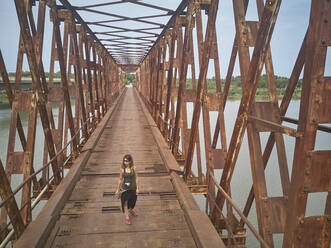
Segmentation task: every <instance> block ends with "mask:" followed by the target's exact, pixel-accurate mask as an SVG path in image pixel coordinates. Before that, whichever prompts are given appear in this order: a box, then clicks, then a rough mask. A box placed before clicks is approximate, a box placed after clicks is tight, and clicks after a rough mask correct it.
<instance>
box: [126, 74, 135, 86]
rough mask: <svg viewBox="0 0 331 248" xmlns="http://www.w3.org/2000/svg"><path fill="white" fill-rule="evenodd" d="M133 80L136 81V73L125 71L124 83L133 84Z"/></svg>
mask: <svg viewBox="0 0 331 248" xmlns="http://www.w3.org/2000/svg"><path fill="white" fill-rule="evenodd" d="M135 82H136V74H131V73H127V72H126V73H125V74H124V84H125V85H129V84H132V85H135Z"/></svg>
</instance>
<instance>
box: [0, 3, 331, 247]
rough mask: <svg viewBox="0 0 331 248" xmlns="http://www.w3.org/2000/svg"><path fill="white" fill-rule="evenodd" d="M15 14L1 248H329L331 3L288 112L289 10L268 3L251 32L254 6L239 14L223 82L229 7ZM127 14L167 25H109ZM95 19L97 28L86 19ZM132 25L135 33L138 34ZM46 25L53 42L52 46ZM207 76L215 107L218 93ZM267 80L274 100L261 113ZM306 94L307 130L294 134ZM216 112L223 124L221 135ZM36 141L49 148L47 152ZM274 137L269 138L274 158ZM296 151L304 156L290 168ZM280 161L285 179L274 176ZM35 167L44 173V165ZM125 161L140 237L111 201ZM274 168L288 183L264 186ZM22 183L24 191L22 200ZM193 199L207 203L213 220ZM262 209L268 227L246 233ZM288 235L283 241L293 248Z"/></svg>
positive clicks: (314, 22)
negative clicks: (235, 88) (134, 179)
mask: <svg viewBox="0 0 331 248" xmlns="http://www.w3.org/2000/svg"><path fill="white" fill-rule="evenodd" d="M14 2H15V8H16V12H17V13H13V15H17V18H18V22H19V26H20V30H19V31H20V32H19V46H18V50H17V64H16V74H15V79H14V80H12V82H11V81H10V78H9V76H8V72H7V67H6V61H4V58H3V56H2V53H1V50H0V72H1V77H2V81H3V83H4V85H5V91H6V94H7V96H8V100H9V103H10V107H11V117H10V118H11V121H10V128H9V130H8V132H9V138H8V147H7V153H6V154H0V155H1V159H2V160H1V159H0V196H1V199H2V201H1V203H0V204H1V217H0V241H1V245H0V246H1V247H6V246H8V245H10V244H11V245H12V246H13V247H160V248H161V247H245V246H246V245H247V243H246V241H247V238H246V237H247V233H248V232H250V233H252V237H253V238H254V239H255V240H256V244H260V246H261V247H279V246H282V247H284V248H287V247H325V248H328V247H330V238H331V194H330V192H331V183H330V178H331V138H330V139H329V140H330V142H329V148H328V149H324V150H319V149H317V148H316V143H317V142H318V138H319V137H321V136H319V135H317V133H318V132H319V133H322V135H323V136H328V135H329V136H330V137H331V135H330V133H331V127H330V123H331V114H330V113H331V77H327V76H325V73H324V72H325V65H326V55H327V51H328V47H329V46H331V1H329V0H311V5H310V6H307V8H309V7H310V17H309V25H308V28H307V32H306V35H305V37H304V39H303V40H302V45H301V48H300V51H299V53H298V55H297V59H296V61H295V64H294V65H293V70H292V73H291V76H290V78H289V81H288V83H287V86H286V90H285V93H284V97H283V98H282V100H281V101H279V100H278V96H277V90H276V81H275V74H274V69H273V59H272V53H271V50H272V47H271V46H270V41H271V39H272V36H273V31H274V27H275V25H277V16H278V13H279V10H280V7H281V2H282V1H281V0H266V1H263V0H256V8H257V12H256V13H257V17H256V20H255V21H250V20H247V19H246V11H247V6H248V4H249V3H248V2H249V0H233V12H234V18H235V30H236V35H235V38H234V41H233V48H232V52H231V57H230V61H229V63H228V67H227V74H226V78H225V80H221V77H220V61H219V53H218V47H219V46H218V43H217V35H216V30H217V28H218V27H217V25H216V24H217V22H216V17H217V12H218V5H219V2H222V1H219V0H183V1H178V4H179V5H178V7H177V9H170V8H168V7H167V3H166V1H165V3H164V6H163V7H162V6H159V5H157V4H153V3H151V2H149V3H148V2H147V1H143V0H113V1H107V0H104V1H102V2H99V1H95V4H91V5H82V4H80V5H79V4H78V5H75V2H76V3H77V1H75V0H73V1H68V0H58V1H56V0H39V1H36V0H14ZM1 4H5V3H1ZM220 4H221V3H220ZM303 4H306V5H308V4H307V3H303ZM122 5H123V8H128V10H129V7H130V6H131V7H132V6H133V5H134V6H136V7H139V8H140V9H144V8H145V9H152V10H153V11H154V13H155V14H154V15H148V16H140V17H128V16H123V15H120V14H118V13H116V11H115V12H111V11H105V9H107V7H115V6H117V7H118V6H122ZM47 11H49V16H50V20H46V19H47V18H45V16H46V13H47ZM128 12H129V11H128ZM84 13H88V14H89V16H93V18H92V19H93V20H92V21H91V20H87V19H83V18H82V16H83V14H84ZM141 13H144V11H143V10H142V11H141ZM107 18H108V19H107ZM158 18H163V19H162V20H165V19H166V20H167V21H166V22H162V23H161V22H157V21H155V20H156V19H158ZM307 18H308V17H307ZM0 19H1V16H0ZM2 21H5V20H2ZM127 21H130V22H134V23H136V24H137V27H136V28H129V27H127V24H126V22H127ZM138 24H139V25H138ZM47 25H49V26H51V27H52V37H45V36H46V35H45V33H46V32H45V27H46V26H47ZM4 33H5V32H3V35H5V34H4ZM47 42H49V43H50V46H49V47H50V51H47V50H46V49H45V47H46V46H45V43H47ZM0 49H1V48H0ZM250 49H251V50H250ZM251 51H253V52H251ZM15 52H16V51H15ZM45 53H48V55H49V56H50V68H47V69H46V68H45V66H44V65H45V63H44V62H43V58H44V57H43V54H45ZM237 55H238V59H237ZM24 58H26V59H27V60H26V61H27V63H28V66H29V69H30V72H31V80H32V86H31V89H28V90H25V89H23V87H22V70H23V69H22V68H23V64H24V63H26V62H24V61H25V60H24ZM236 60H238V61H239V67H240V76H241V85H242V96H241V101H240V105H239V109H238V112H237V117H236V120H235V124H234V127H233V132H232V135H231V138H230V139H229V140H230V143H229V144H227V138H226V130H225V129H226V125H225V118H224V110H225V108H226V103H227V99H228V95H229V89H230V84H231V78H232V76H233V70H234V66H235V62H236ZM210 61H212V65H213V67H214V68H213V71H214V73H215V81H214V84H215V87H214V88H216V90H215V91H216V92H214V91H210V90H209V89H208V87H207V79H206V76H207V72H208V69H210V68H209V67H211V65H209V64H210V63H209V62H210ZM195 63H198V65H196V64H195ZM56 68H59V69H60V75H61V81H60V84H59V85H56V84H55V83H54V73H55V70H56ZM196 68H199V69H198V70H196ZM263 68H265V73H266V78H267V83H268V99H267V100H265V101H257V100H256V92H257V88H258V83H259V80H260V77H261V73H262V69H263ZM46 71H48V74H47V73H46ZM125 73H135V87H126V86H125V84H124V76H125V75H126V74H125ZM188 74H190V75H188ZM46 75H47V76H46ZM300 75H302V87H299V88H297V84H298V82H299V77H300ZM298 89H299V90H300V95H301V98H300V109H299V115H298V118H297V119H294V118H289V117H287V116H286V113H287V110H288V107H289V104H290V102H291V100H292V99H293V95H294V92H295V90H298ZM189 105H191V106H193V114H192V115H188V106H189ZM57 109H58V110H57ZM55 110H56V111H58V116H56V115H55ZM211 112H214V113H217V119H216V122H215V123H213V122H212V121H211V120H210V114H211ZM24 114H25V115H28V122H27V124H26V125H25V124H24V123H23V121H22V115H24ZM188 116H191V117H192V118H189V117H188ZM200 120H201V123H202V124H203V125H201V129H202V131H201V132H199V121H200ZM38 123H39V124H38ZM288 123H291V125H286V124H288ZM38 125H40V128H41V130H42V132H43V138H44V139H43V141H44V147H36V130H37V126H38ZM262 132H264V133H267V134H268V135H269V136H268V139H267V141H266V144H265V145H262V144H263V142H262V138H261V133H262ZM245 134H246V135H247V140H248V148H249V156H250V161H247V166H250V167H251V177H252V186H251V188H250V189H249V188H242V191H245V190H246V191H248V192H249V194H248V197H247V200H246V204H245V206H244V207H243V208H242V209H240V208H239V207H238V206H237V204H236V203H235V202H234V201H233V198H232V197H233V195H234V194H236V192H234V191H232V192H231V185H232V184H231V182H232V176H233V174H234V170H235V168H236V165H237V164H238V163H237V161H238V155H239V153H240V148H241V146H242V143H243V137H244V135H245ZM285 136H289V137H291V138H292V139H293V143H294V147H295V148H294V154H293V161H290V162H289V159H288V149H287V146H286V143H285V142H284V140H285ZM202 142H203V144H202ZM19 145H20V146H19ZM18 147H21V149H19V148H18ZM273 150H275V154H276V157H277V162H276V163H275V162H272V163H270V160H269V159H270V156H271V153H272V151H273ZM42 151H43V152H42ZM36 153H40V156H42V158H43V162H42V164H37V163H36V162H35V161H34V158H35V155H36ZM126 153H131V154H132V155H133V158H134V162H135V165H136V167H137V170H138V173H139V178H140V180H139V184H140V189H141V192H140V193H139V200H138V202H137V206H136V209H137V212H138V216H137V217H136V218H133V219H132V225H130V226H129V225H125V223H124V217H123V214H122V212H121V209H120V203H119V200H118V199H116V198H115V195H114V192H115V189H116V186H117V182H118V177H119V168H120V164H121V159H122V157H123V155H124V154H126ZM267 166H269V167H271V166H273V167H277V168H278V169H277V171H278V173H279V175H278V176H277V177H274V178H272V179H270V178H268V177H266V174H265V169H266V168H267ZM216 174H217V175H221V176H220V178H217V176H216ZM14 175H22V177H21V181H20V182H19V183H18V184H19V186H17V187H11V185H12V178H13V177H14ZM268 180H273V182H275V181H277V180H278V181H277V183H279V184H280V185H281V194H280V195H279V196H277V197H275V196H270V195H269V194H268V191H267V184H268V183H269V182H268ZM273 182H272V183H273ZM239 188H240V186H239ZM314 193H323V194H325V195H326V201H321V202H320V203H319V204H320V205H321V206H322V208H323V209H324V212H323V213H321V214H320V215H318V216H309V215H306V212H307V201H308V198H309V196H310V195H311V194H314ZM194 194H199V195H200V196H201V197H202V198H203V201H204V202H203V204H204V205H205V209H204V210H201V209H200V208H199V206H198V204H197V202H196V200H195V198H194ZM38 203H44V206H43V207H40V204H39V205H38ZM253 203H255V209H254V208H252V205H253ZM35 207H37V208H38V207H39V208H40V210H39V213H38V214H37V215H36V214H32V212H33V209H35ZM251 209H252V211H253V209H254V211H256V213H254V214H256V219H257V220H256V223H257V225H256V226H257V227H255V226H254V225H253V224H251V223H250V222H249V221H248V219H247V217H248V214H249V213H250V212H252V211H251ZM35 215H36V216H35ZM275 235H281V237H282V238H281V242H280V244H279V243H277V244H276V243H275V242H274V237H275Z"/></svg>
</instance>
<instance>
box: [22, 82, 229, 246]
mask: <svg viewBox="0 0 331 248" xmlns="http://www.w3.org/2000/svg"><path fill="white" fill-rule="evenodd" d="M118 104H119V105H118V106H117V108H116V109H115V110H114V113H113V115H112V117H111V118H110V120H109V121H108V122H107V123H105V126H104V129H103V131H100V132H101V136H100V138H99V140H98V141H97V143H96V145H95V146H94V147H93V148H92V146H91V148H89V150H90V156H89V158H88V160H87V162H86V165H85V167H83V169H81V171H80V172H77V174H79V179H77V183H76V184H75V185H74V188H73V190H72V193H71V195H70V196H69V195H68V197H67V199H65V202H64V203H63V204H62V209H60V210H58V212H59V214H58V217H57V220H56V222H55V223H54V224H53V225H52V227H51V228H50V231H49V234H48V235H47V233H46V234H44V236H45V235H46V236H47V238H46V239H47V240H45V241H43V242H41V241H40V240H39V241H33V242H38V245H36V246H40V245H41V244H42V245H41V247H56V248H59V247H61V248H66V247H116V248H117V247H118V248H122V247H123V248H124V247H153V248H154V247H155V248H157V247H160V248H161V247H162V248H165V247H207V246H208V247H223V245H222V242H221V239H220V238H219V237H215V233H216V231H215V232H214V233H213V232H210V231H209V232H208V230H207V232H206V229H208V228H209V229H210V227H209V226H211V223H207V222H208V221H209V220H208V218H207V221H206V220H205V218H201V217H200V216H201V214H204V213H202V212H201V211H200V210H197V209H195V210H196V211H191V212H192V213H187V212H190V211H186V212H185V211H184V209H185V207H183V208H182V205H185V204H186V205H187V204H190V202H192V199H193V198H192V196H191V195H190V194H187V192H186V195H189V196H188V197H191V198H192V199H190V200H180V199H179V198H180V195H183V192H181V193H180V194H178V192H177V193H176V190H175V188H174V185H173V183H172V181H176V180H177V181H178V179H176V180H175V179H173V178H174V176H173V175H172V174H169V173H168V171H169V169H166V166H165V163H164V161H163V159H162V156H161V155H160V149H159V147H160V145H159V144H157V143H156V142H157V138H155V137H154V135H153V132H155V131H153V132H152V130H151V128H155V127H153V126H151V122H150V117H148V118H149V119H148V118H147V119H146V116H145V113H146V110H144V108H145V107H144V106H142V105H141V102H140V101H139V99H138V96H137V93H136V91H135V90H134V89H132V88H128V89H127V90H126V91H125V93H124V96H122V98H121V100H120V101H119V103H118ZM143 110H144V111H143ZM154 125H155V124H154ZM127 153H130V154H131V155H132V156H133V160H134V164H135V166H136V167H137V170H138V173H139V189H140V193H139V196H138V200H137V204H136V208H135V210H136V212H137V214H138V216H137V217H131V223H132V224H131V225H126V224H125V217H124V214H123V213H122V212H121V209H120V200H119V199H117V198H116V197H115V195H114V192H115V190H116V187H117V183H118V178H119V169H120V165H121V161H122V158H123V156H124V155H125V154H127ZM163 157H164V156H163ZM172 173H175V172H172ZM176 176H177V175H175V177H176ZM172 177H173V178H172ZM177 177H178V176H177ZM178 178H179V177H178ZM176 187H177V188H178V183H177V186H176ZM184 187H185V186H184ZM63 191H65V190H63ZM54 197H55V198H56V194H55V196H54ZM58 198H60V197H58ZM61 198H62V196H61ZM51 200H52V198H51V199H50V201H51ZM58 202H61V200H58ZM182 202H184V204H183V203H182ZM187 202H188V203H187ZM191 205H192V204H191ZM195 208H197V207H195ZM54 209H55V207H53V208H52V210H51V211H49V212H50V214H48V215H52V216H54V215H55V212H56V211H55V210H54ZM43 211H45V212H47V207H46V210H43ZM196 213H198V215H196ZM43 215H45V216H46V217H43ZM48 215H47V214H45V213H42V214H41V217H40V218H39V217H38V218H39V220H38V218H37V220H36V222H37V223H31V227H30V226H29V227H28V229H30V230H28V233H30V236H33V235H34V233H35V232H36V231H34V230H36V229H37V228H38V225H39V228H43V224H45V222H46V220H45V221H43V220H42V219H49V220H47V221H48V222H51V221H52V220H51V219H54V218H51V217H48ZM190 216H196V220H190ZM40 219H41V220H40ZM38 221H39V222H40V223H41V224H38ZM199 221H200V223H199ZM53 222H54V220H53ZM204 222H206V223H207V228H203V229H204V230H202V233H204V232H206V233H205V234H201V232H200V233H199V231H197V230H196V229H199V228H194V227H193V229H195V230H192V225H193V226H194V225H195V224H194V223H197V224H201V223H204ZM192 223H193V224H192ZM49 226H50V225H49V224H47V225H45V227H44V228H48V227H49ZM202 226H203V225H202ZM37 235H39V234H37ZM210 235H211V236H213V238H211V236H210ZM24 236H25V237H24ZM41 236H42V235H40V237H41ZM216 236H218V234H217V233H216ZM40 237H39V238H33V237H29V235H27V234H26V235H23V237H22V238H21V239H23V241H22V240H21V239H20V240H19V242H17V244H20V245H21V244H23V247H24V244H27V242H28V241H29V242H30V240H33V239H35V240H37V239H42V238H40ZM201 237H202V238H201ZM24 239H25V240H24ZM29 239H30V240H29ZM43 239H45V238H43ZM199 239H201V240H199ZM203 239H205V241H203ZM213 240H214V241H213ZM211 241H212V245H204V243H205V244H208V242H209V243H210V242H211ZM30 244H32V241H31V243H30ZM20 245H17V247H21V246H20ZM213 245H216V246H213ZM219 245H221V246H219Z"/></svg>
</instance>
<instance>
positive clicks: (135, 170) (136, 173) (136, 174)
mask: <svg viewBox="0 0 331 248" xmlns="http://www.w3.org/2000/svg"><path fill="white" fill-rule="evenodd" d="M134 174H135V176H136V186H137V189H136V194H138V193H139V186H138V185H139V183H138V172H137V169H136V167H134Z"/></svg>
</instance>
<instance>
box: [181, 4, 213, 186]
mask: <svg viewBox="0 0 331 248" xmlns="http://www.w3.org/2000/svg"><path fill="white" fill-rule="evenodd" d="M218 2H219V1H218V0H212V1H211V5H210V8H209V13H208V23H207V29H206V35H205V36H206V37H205V42H204V43H203V53H202V57H201V64H200V73H199V81H198V88H197V98H196V101H195V105H194V110H193V118H192V125H191V134H190V141H189V148H188V153H187V156H186V161H185V171H184V179H185V181H187V179H188V177H189V175H190V174H191V168H192V159H193V152H194V144H195V142H196V139H197V133H198V123H199V117H200V110H201V104H202V100H203V92H204V90H203V89H204V88H205V84H206V80H205V78H206V75H207V70H208V64H209V54H210V50H211V46H212V42H213V38H214V36H213V32H214V30H215V20H216V14H217V9H218Z"/></svg>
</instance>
